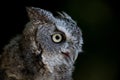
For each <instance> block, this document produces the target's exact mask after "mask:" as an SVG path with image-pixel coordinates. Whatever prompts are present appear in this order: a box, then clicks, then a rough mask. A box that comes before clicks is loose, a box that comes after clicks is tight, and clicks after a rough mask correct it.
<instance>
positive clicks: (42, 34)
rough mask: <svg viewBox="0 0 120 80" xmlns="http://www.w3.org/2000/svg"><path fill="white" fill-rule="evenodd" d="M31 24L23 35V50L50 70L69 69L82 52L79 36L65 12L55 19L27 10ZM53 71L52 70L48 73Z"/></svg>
mask: <svg viewBox="0 0 120 80" xmlns="http://www.w3.org/2000/svg"><path fill="white" fill-rule="evenodd" d="M27 12H28V16H29V18H30V22H28V24H27V25H26V27H25V29H24V31H23V37H24V40H25V43H26V45H25V44H24V45H25V47H26V48H30V50H31V52H32V53H33V54H35V55H41V58H42V59H41V60H42V61H43V63H44V64H46V65H47V66H48V67H49V68H51V67H53V66H57V65H66V66H72V65H73V64H74V62H75V60H76V59H77V57H78V53H79V52H81V51H82V44H83V40H82V32H81V30H80V28H79V27H78V26H77V24H76V22H75V21H74V20H73V19H72V18H71V17H70V16H69V15H68V14H66V13H65V12H62V13H59V12H58V16H54V15H53V14H52V13H51V12H49V11H46V10H43V9H40V8H35V7H29V8H27ZM51 70H52V69H51Z"/></svg>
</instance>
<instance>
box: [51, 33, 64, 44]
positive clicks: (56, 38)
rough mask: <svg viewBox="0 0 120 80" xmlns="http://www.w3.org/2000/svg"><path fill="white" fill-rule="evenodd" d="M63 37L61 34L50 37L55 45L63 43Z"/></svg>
mask: <svg viewBox="0 0 120 80" xmlns="http://www.w3.org/2000/svg"><path fill="white" fill-rule="evenodd" d="M63 39H64V38H63V35H62V34H59V33H57V34H53V35H52V40H53V42H55V43H60V42H62V41H63Z"/></svg>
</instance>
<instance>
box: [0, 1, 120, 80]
mask: <svg viewBox="0 0 120 80" xmlns="http://www.w3.org/2000/svg"><path fill="white" fill-rule="evenodd" d="M0 6H1V7H0V8H1V10H0V21H1V25H0V53H1V52H2V51H3V50H2V49H3V47H4V46H5V45H6V44H8V42H9V41H10V39H12V38H13V37H15V36H16V35H17V34H21V33H22V30H23V29H24V25H25V24H26V23H27V22H28V21H29V19H28V16H27V12H26V9H25V7H27V6H34V7H40V8H43V9H47V10H50V11H51V12H55V11H65V12H67V13H68V14H70V15H71V16H72V18H73V19H74V20H76V21H77V23H78V25H79V26H80V28H81V29H82V32H83V38H84V45H83V51H84V52H83V53H82V54H80V55H79V57H78V59H77V61H76V64H75V66H76V69H75V72H74V75H73V77H74V79H75V80H119V79H120V78H119V74H120V68H119V67H120V66H119V63H120V59H119V57H120V55H119V45H118V42H119V37H120V36H119V27H120V9H119V3H118V1H116V0H91V1H89V0H1V1H0Z"/></svg>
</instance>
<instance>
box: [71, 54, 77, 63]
mask: <svg viewBox="0 0 120 80" xmlns="http://www.w3.org/2000/svg"><path fill="white" fill-rule="evenodd" d="M72 55H73V61H74V62H75V61H76V59H77V57H78V53H77V52H76V53H73V54H72Z"/></svg>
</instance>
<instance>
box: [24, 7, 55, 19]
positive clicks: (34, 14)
mask: <svg viewBox="0 0 120 80" xmlns="http://www.w3.org/2000/svg"><path fill="white" fill-rule="evenodd" d="M26 10H27V12H28V16H29V18H30V20H40V21H48V20H49V21H51V20H53V19H54V17H53V15H52V13H51V12H49V11H46V10H44V9H41V8H35V7H26Z"/></svg>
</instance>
